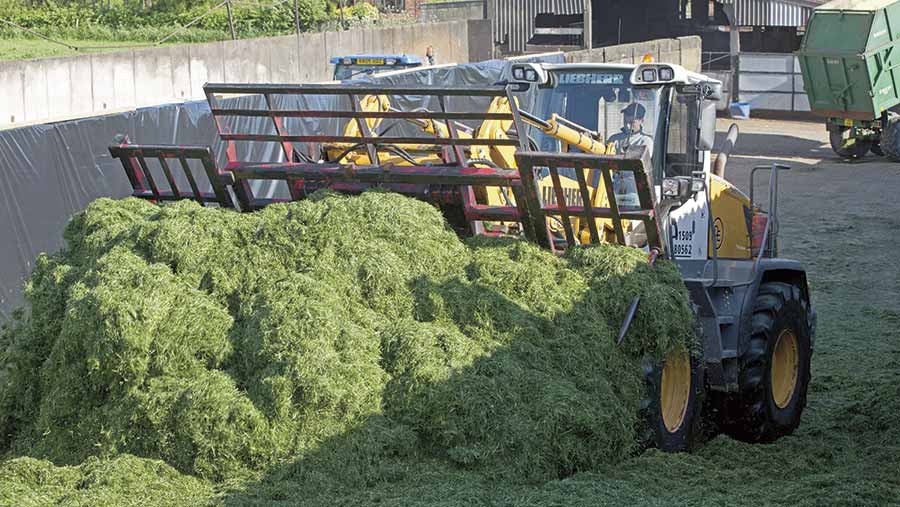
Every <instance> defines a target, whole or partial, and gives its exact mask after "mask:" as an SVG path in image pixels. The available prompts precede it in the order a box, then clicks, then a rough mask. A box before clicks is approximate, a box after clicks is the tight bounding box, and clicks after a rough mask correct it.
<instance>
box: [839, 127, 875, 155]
mask: <svg viewBox="0 0 900 507" xmlns="http://www.w3.org/2000/svg"><path fill="white" fill-rule="evenodd" d="M851 133H852V130H851V129H850V128H849V127H840V129H839V130H832V131H829V132H828V140H829V141H830V142H831V149H832V150H834V153H835V154H837V156H839V157H841V158H861V157H862V156H864V155H865V154H866V153H868V152H869V149H870V148H871V147H872V141H862V140H859V139H855V138H853V137H851Z"/></svg>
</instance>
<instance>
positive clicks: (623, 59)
mask: <svg viewBox="0 0 900 507" xmlns="http://www.w3.org/2000/svg"><path fill="white" fill-rule="evenodd" d="M603 61H604V62H607V63H634V48H632V47H631V44H624V45H621V46H611V47H608V48H604V49H603Z"/></svg>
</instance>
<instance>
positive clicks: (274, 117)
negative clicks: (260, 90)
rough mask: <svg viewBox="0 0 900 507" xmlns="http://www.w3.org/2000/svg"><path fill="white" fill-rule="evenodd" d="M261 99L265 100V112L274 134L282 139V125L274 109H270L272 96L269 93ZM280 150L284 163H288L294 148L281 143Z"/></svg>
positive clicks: (285, 133) (286, 143)
mask: <svg viewBox="0 0 900 507" xmlns="http://www.w3.org/2000/svg"><path fill="white" fill-rule="evenodd" d="M263 97H265V99H266V112H267V113H268V116H269V118H271V119H272V124H273V125H274V126H275V132H276V133H277V134H278V136H279V137H282V138H283V137H284V136H285V135H287V132H285V130H284V125H283V124H282V122H281V118H279V117H278V116H277V114H276V111H275V108H274V107H272V95H271V94H269V93H264V94H263ZM281 149H282V150H284V157H285V158H284V160H285V162H290V161H291V158H292V157H293V155H294V147H293V145H291V143H290V142H288V141H282V142H281Z"/></svg>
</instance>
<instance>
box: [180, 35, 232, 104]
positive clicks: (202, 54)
mask: <svg viewBox="0 0 900 507" xmlns="http://www.w3.org/2000/svg"><path fill="white" fill-rule="evenodd" d="M188 49H189V51H190V73H191V98H193V99H202V98H204V97H205V96H204V95H203V85H205V84H206V83H221V82H223V81H225V61H224V59H225V46H224V45H223V44H222V43H221V42H212V43H210V44H193V45H191V46H188Z"/></svg>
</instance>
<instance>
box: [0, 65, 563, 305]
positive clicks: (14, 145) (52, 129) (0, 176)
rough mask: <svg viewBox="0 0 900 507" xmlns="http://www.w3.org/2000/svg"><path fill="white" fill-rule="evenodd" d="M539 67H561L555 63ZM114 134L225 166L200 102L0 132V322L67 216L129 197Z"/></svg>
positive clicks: (453, 78) (56, 243)
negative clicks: (112, 150) (206, 151)
mask: <svg viewBox="0 0 900 507" xmlns="http://www.w3.org/2000/svg"><path fill="white" fill-rule="evenodd" d="M547 60H549V61H554V62H557V61H562V60H561V58H560V57H557V56H551V57H549V58H548V59H547ZM505 67H506V62H504V61H496V60H495V61H487V62H481V63H478V64H468V65H460V66H454V67H444V68H437V69H429V70H422V71H418V72H413V73H407V74H399V75H390V76H387V77H383V78H370V79H366V80H360V81H362V82H377V83H379V84H404V85H409V84H417V85H422V86H429V85H439V86H485V85H491V84H494V83H496V82H498V81H500V80H501V79H503V77H504V71H505ZM253 99H254V98H253V97H241V98H236V99H231V100H236V101H252V100H253ZM401 100H404V99H401ZM409 100H410V102H409V103H404V104H396V105H397V106H402V107H421V106H423V104H420V103H417V102H416V100H421V99H416V98H410V99H409ZM236 105H237V104H236ZM240 105H241V106H244V105H245V104H240ZM305 105H307V104H305ZM316 106H317V107H320V106H323V104H317V105H316ZM473 106H474V104H473ZM250 107H252V106H250ZM481 107H484V106H481ZM243 121H245V122H248V123H249V124H244V125H234V126H233V127H234V128H241V129H250V130H255V131H257V132H259V131H261V130H260V129H265V128H267V127H266V125H265V124H264V123H263V122H266V121H268V119H266V118H256V119H244V120H243ZM254 122H255V123H256V124H253V123H254ZM303 128H304V130H305V129H307V128H310V129H322V130H323V131H335V130H336V129H337V128H338V125H337V124H336V123H334V122H332V123H320V124H314V125H303ZM117 134H127V135H128V138H129V139H130V140H131V141H132V142H135V143H143V144H181V145H208V146H212V147H213V148H214V151H215V153H216V155H217V157H218V159H219V162H220V163H224V162H225V146H224V144H223V143H221V142H220V141H219V139H218V136H217V131H216V128H215V125H214V123H213V120H212V117H211V115H210V114H209V107H208V105H207V104H206V102H188V103H183V104H170V105H164V106H158V107H152V108H144V109H138V110H135V111H129V112H125V113H120V114H114V115H108V116H100V117H92V118H85V119H79V120H73V121H67V122H61V123H53V124H46V125H36V126H30V127H22V128H18V129H12V130H5V131H0V183H2V188H3V191H2V192H0V317H8V316H9V315H10V314H11V312H12V310H13V309H14V308H16V307H18V306H20V305H21V303H22V288H23V284H24V281H25V279H26V278H27V277H28V275H29V274H30V273H31V270H32V269H33V266H34V259H35V258H36V257H37V255H38V254H40V253H41V252H52V251H55V250H57V249H58V248H60V247H61V246H62V231H63V229H64V228H65V226H66V223H67V222H68V220H69V219H70V217H71V216H72V215H73V214H75V213H77V212H79V211H81V210H82V209H84V208H85V207H86V206H87V205H88V203H90V202H91V201H93V200H94V199H97V198H99V197H114V198H122V197H126V196H128V195H129V194H130V193H131V187H130V186H129V184H128V180H127V178H126V177H125V174H124V171H123V170H122V166H121V164H120V163H119V161H118V160H114V159H112V158H111V157H110V155H109V152H108V151H107V148H108V147H109V145H110V144H111V142H112V140H113V138H114V137H115V136H116V135H117ZM241 144H243V145H244V149H243V151H239V153H238V156H239V158H241V159H244V160H257V161H279V160H280V159H281V157H283V155H282V152H281V150H280V147H279V146H278V145H277V144H276V143H254V145H253V146H252V147H248V144H249V143H241ZM255 190H257V189H255ZM261 190H265V189H261ZM275 191H276V190H274V189H272V190H270V191H269V192H270V193H271V192H275ZM263 193H266V192H265V191H264V192H263ZM0 320H2V319H0Z"/></svg>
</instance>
